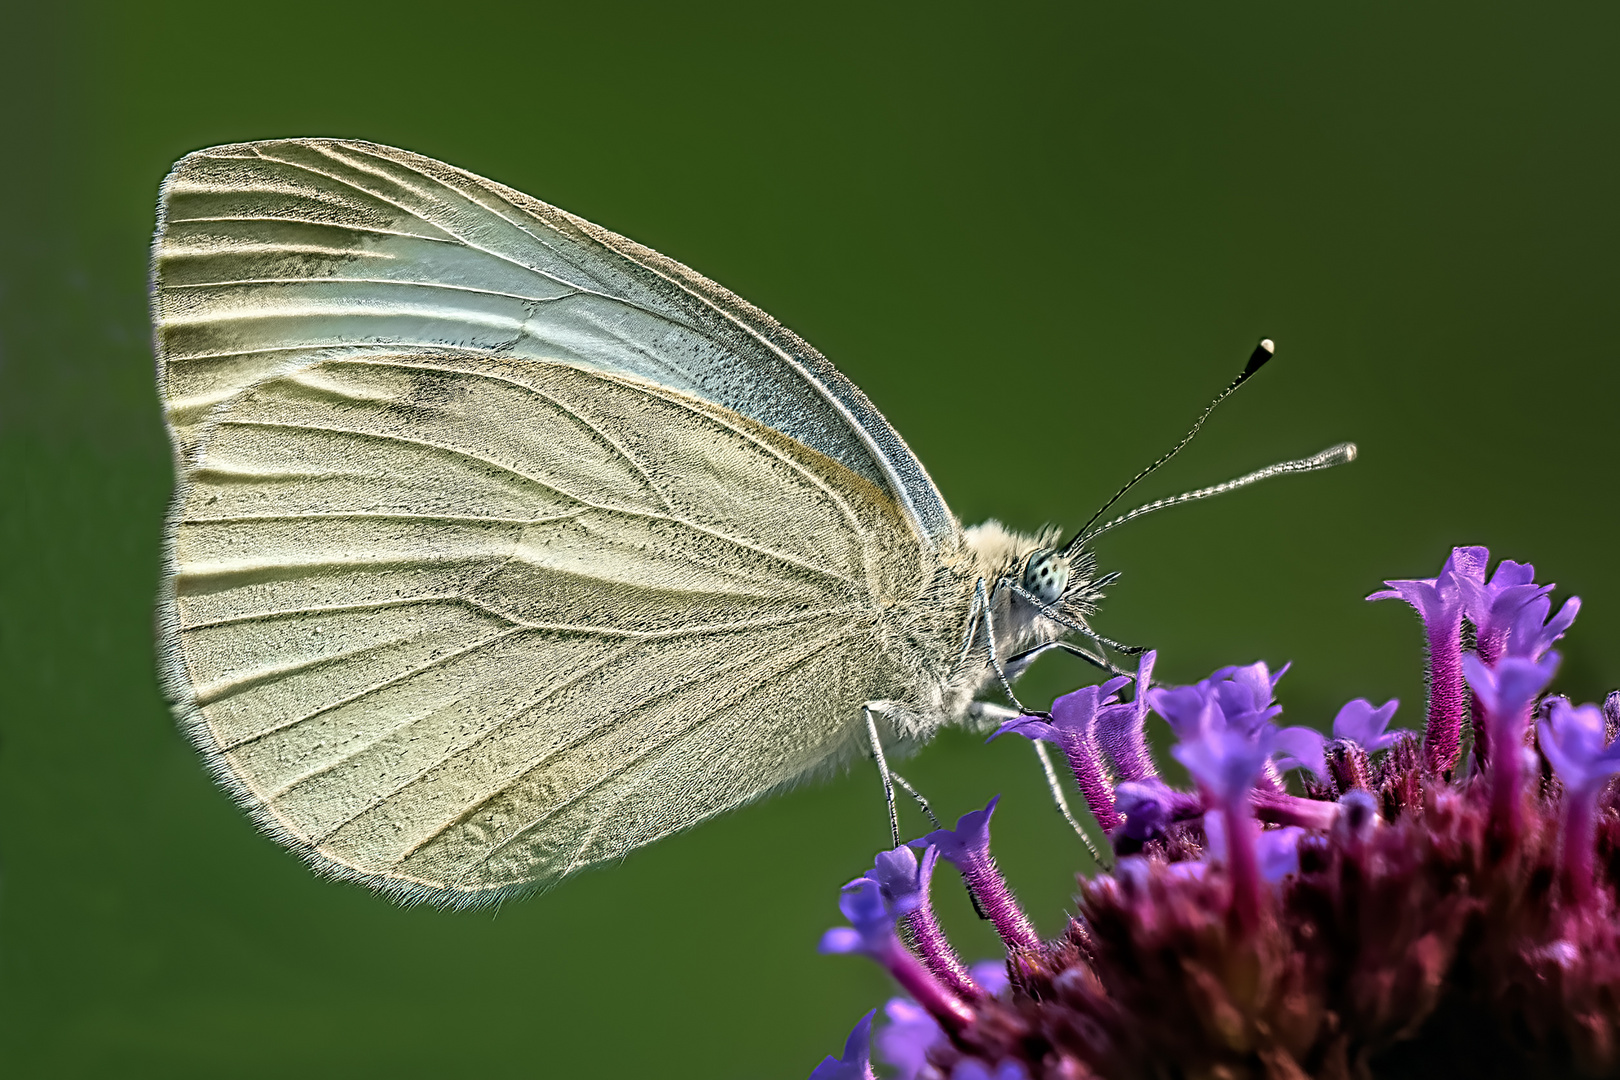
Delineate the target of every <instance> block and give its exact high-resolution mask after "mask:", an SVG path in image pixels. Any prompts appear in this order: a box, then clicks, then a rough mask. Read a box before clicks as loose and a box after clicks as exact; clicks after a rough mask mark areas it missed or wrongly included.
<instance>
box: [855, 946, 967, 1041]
mask: <svg viewBox="0 0 1620 1080" xmlns="http://www.w3.org/2000/svg"><path fill="white" fill-rule="evenodd" d="M875 959H876V960H877V961H878V963H880V964H882V965H883V966H884V967H885V968H888V970H889V974H890V975H893V976H894V981H895V982H897V983H899V984H900V988H901V989H902V990H904V991H905V992H906V993H908V994H910V995H911V1000H913V1001H915V1002H916V1003H917V1004H918V1005H921V1006H922V1007H923V1008H924V1009H927V1010H928V1014H929V1015H930V1016H932V1017H933V1018H934V1019H935V1020H938V1021H939V1022H940V1024H941V1025H943V1026H946V1027H950V1028H953V1029H956V1030H960V1029H962V1028H964V1027H966V1026H967V1025H968V1024H971V1023H972V1022H973V1020H974V1015H973V1010H972V1009H970V1008H968V1007H967V1006H966V1005H965V1004H963V1002H962V999H961V998H959V997H957V996H956V995H955V994H953V993H951V992H950V991H949V990H947V989H945V987H943V986H941V985H940V984H939V980H937V979H935V978H934V976H933V975H932V974H931V973H930V972H929V970H928V969H927V968H926V967H924V966H923V963H922V961H921V960H918V959H917V958H916V957H915V956H913V955H912V954H911V952H910V951H909V950H908V949H907V948H906V947H905V946H904V945H902V944H901V943H900V939H899V938H898V937H895V938H891V939H890V941H889V945H888V946H887V947H886V948H884V949H883V950H882V951H881V952H880V953H878V954H877V956H876V957H875Z"/></svg>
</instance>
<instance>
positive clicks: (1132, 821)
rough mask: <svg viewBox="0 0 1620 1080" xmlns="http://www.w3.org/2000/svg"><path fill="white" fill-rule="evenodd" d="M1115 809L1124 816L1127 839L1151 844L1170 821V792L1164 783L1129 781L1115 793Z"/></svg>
mask: <svg viewBox="0 0 1620 1080" xmlns="http://www.w3.org/2000/svg"><path fill="white" fill-rule="evenodd" d="M1114 809H1115V810H1117V811H1118V812H1119V813H1121V814H1123V815H1124V816H1125V835H1126V836H1128V837H1130V838H1131V839H1132V840H1149V839H1152V838H1153V837H1154V836H1157V835H1158V834H1159V833H1160V832H1162V831H1163V830H1164V826H1165V823H1166V822H1168V821H1169V820H1170V789H1169V788H1167V787H1166V786H1165V785H1164V784H1163V783H1162V782H1161V781H1158V780H1150V781H1145V782H1142V783H1136V782H1134V781H1129V780H1127V781H1126V782H1125V783H1123V784H1121V785H1119V787H1117V788H1115V789H1114Z"/></svg>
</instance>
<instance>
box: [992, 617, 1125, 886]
mask: <svg viewBox="0 0 1620 1080" xmlns="http://www.w3.org/2000/svg"><path fill="white" fill-rule="evenodd" d="M1030 651H1031V652H1035V651H1038V650H1035V649H1032V650H1030ZM1020 655H1024V656H1027V655H1028V653H1024V654H1020ZM1017 659H1018V657H1014V658H1013V660H1014V662H1016V660H1017ZM967 715H968V717H969V719H972V720H977V721H979V722H980V723H981V724H985V725H986V726H988V725H990V724H999V723H1002V722H1005V721H1007V720H1012V719H1015V718H1017V717H1018V716H1019V713H1018V712H1017V711H1016V710H1014V709H1009V708H1007V707H1006V706H1005V705H997V704H996V703H995V702H993V701H975V702H973V703H972V704H971V705H969V706H968V708H967ZM1030 741H1031V743H1032V744H1033V745H1034V747H1035V756H1036V758H1038V759H1039V760H1040V763H1041V772H1042V773H1044V774H1045V775H1046V787H1047V789H1048V790H1049V791H1051V793H1052V801H1053V802H1055V803H1057V808H1058V813H1060V814H1062V815H1063V820H1064V821H1067V822H1068V823H1069V828H1071V829H1073V830H1074V834H1075V835H1076V836H1078V837H1079V838H1080V842H1081V843H1082V844H1084V845H1085V846H1086V850H1087V851H1089V852H1090V853H1091V857H1092V858H1093V859H1095V860H1096V861H1097V864H1098V865H1099V866H1102V867H1104V868H1107V867H1109V866H1111V865H1112V860H1111V859H1109V858H1107V857H1106V856H1105V855H1104V854H1103V853H1102V852H1100V851H1098V850H1097V845H1096V844H1095V843H1093V842H1092V839H1091V834H1090V833H1088V832H1086V830H1085V829H1084V828H1082V827H1081V825H1080V821H1079V819H1078V818H1076V817H1075V816H1074V811H1073V810H1071V809H1070V808H1069V797H1068V795H1066V794H1065V793H1064V791H1063V782H1062V780H1061V778H1060V777H1059V774H1058V770H1057V766H1055V765H1053V764H1052V752H1051V750H1050V749H1049V748H1048V747H1047V745H1046V744H1045V743H1044V742H1041V741H1040V740H1039V739H1032V740H1030Z"/></svg>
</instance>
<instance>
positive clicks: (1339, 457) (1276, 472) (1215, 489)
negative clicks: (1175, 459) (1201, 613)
mask: <svg viewBox="0 0 1620 1080" xmlns="http://www.w3.org/2000/svg"><path fill="white" fill-rule="evenodd" d="M1354 460H1356V444H1355V443H1352V442H1344V443H1339V444H1338V445H1336V446H1330V447H1328V448H1327V449H1326V450H1323V451H1322V452H1321V453H1320V454H1312V455H1311V456H1310V457H1306V458H1296V459H1294V460H1293V461H1279V462H1277V464H1275V465H1267V466H1266V467H1265V468H1263V469H1256V470H1255V471H1254V472H1252V473H1249V474H1248V475H1246V476H1240V477H1238V478H1237V479H1236V480H1228V481H1226V482H1225V483H1224V484H1214V485H1212V486H1210V487H1207V488H1199V489H1198V490H1197V491H1186V492H1183V493H1182V494H1180V495H1172V496H1171V497H1170V498H1168V499H1159V500H1157V501H1156V502H1150V503H1147V504H1145V505H1143V506H1138V507H1137V508H1136V509H1135V510H1132V511H1131V512H1130V513H1127V514H1121V515H1120V516H1119V517H1117V518H1115V519H1114V520H1113V521H1110V522H1108V523H1107V524H1104V525H1099V526H1097V527H1096V528H1095V529H1092V530H1090V531H1089V532H1085V533H1082V534H1081V535H1080V536H1078V537H1076V538H1075V541H1074V545H1073V546H1075V547H1079V546H1080V545H1082V544H1089V543H1090V542H1091V541H1092V540H1094V539H1096V538H1097V537H1099V536H1101V535H1102V534H1103V533H1105V532H1107V531H1108V530H1109V529H1112V528H1115V527H1116V526H1119V525H1123V524H1125V523H1126V522H1127V521H1134V520H1135V519H1137V518H1139V517H1141V516H1142V515H1143V514H1151V513H1153V512H1154V511H1155V510H1165V509H1168V508H1169V507H1172V506H1180V505H1181V504H1182V503H1190V502H1197V501H1198V500H1199V499H1207V498H1209V497H1210V496H1211V495H1225V494H1226V493H1227V492H1228V491H1236V490H1237V489H1238V488H1240V487H1248V486H1249V485H1250V484H1257V483H1259V482H1260V481H1262V480H1269V479H1271V478H1272V477H1273V476H1286V475H1287V474H1289V473H1302V472H1315V471H1316V470H1318V469H1331V468H1333V466H1335V465H1346V464H1349V463H1350V462H1352V461H1354Z"/></svg>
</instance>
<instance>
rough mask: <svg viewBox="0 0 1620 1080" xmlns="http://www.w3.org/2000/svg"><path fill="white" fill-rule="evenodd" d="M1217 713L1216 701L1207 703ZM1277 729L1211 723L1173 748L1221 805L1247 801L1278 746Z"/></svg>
mask: <svg viewBox="0 0 1620 1080" xmlns="http://www.w3.org/2000/svg"><path fill="white" fill-rule="evenodd" d="M1205 709H1206V711H1207V712H1209V713H1215V712H1216V708H1215V704H1214V703H1213V702H1210V703H1209V704H1207V705H1206V706H1205ZM1275 742H1276V730H1275V729H1274V728H1272V727H1271V726H1270V725H1269V724H1268V725H1266V726H1265V727H1262V728H1260V729H1259V730H1257V731H1255V732H1254V733H1253V734H1248V733H1246V732H1243V731H1234V730H1231V729H1228V728H1225V727H1221V726H1219V725H1218V724H1216V723H1214V722H1210V723H1207V724H1205V725H1204V726H1203V730H1202V731H1200V732H1198V733H1196V734H1193V735H1190V736H1184V737H1183V739H1182V742H1181V743H1180V745H1177V746H1173V747H1171V748H1170V753H1172V754H1174V755H1175V758H1176V760H1177V761H1179V762H1181V763H1182V764H1183V765H1185V766H1186V767H1187V771H1188V772H1189V773H1191V774H1192V775H1193V778H1194V779H1196V780H1197V781H1198V783H1199V784H1200V785H1201V786H1202V787H1203V788H1204V790H1205V791H1207V792H1209V795H1210V798H1212V799H1213V800H1214V801H1215V802H1216V803H1218V804H1220V805H1221V806H1230V805H1237V804H1240V803H1246V802H1247V796H1248V794H1249V790H1250V789H1251V788H1253V787H1254V783H1255V781H1256V780H1258V779H1260V773H1261V771H1262V770H1263V769H1264V768H1265V766H1266V762H1267V761H1269V760H1270V759H1271V753H1272V750H1273V749H1274V748H1275Z"/></svg>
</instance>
